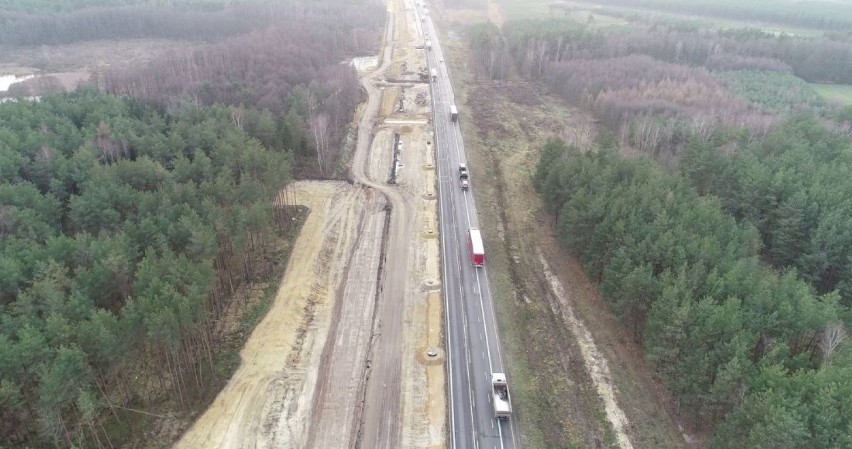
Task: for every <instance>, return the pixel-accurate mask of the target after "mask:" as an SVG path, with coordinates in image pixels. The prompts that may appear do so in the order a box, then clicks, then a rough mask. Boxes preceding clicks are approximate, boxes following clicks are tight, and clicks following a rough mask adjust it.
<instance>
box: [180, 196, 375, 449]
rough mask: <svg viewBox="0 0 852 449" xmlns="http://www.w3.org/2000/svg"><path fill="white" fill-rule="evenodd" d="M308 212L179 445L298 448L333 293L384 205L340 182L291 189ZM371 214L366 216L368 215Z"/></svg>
mask: <svg viewBox="0 0 852 449" xmlns="http://www.w3.org/2000/svg"><path fill="white" fill-rule="evenodd" d="M293 193H295V199H296V202H297V203H298V204H303V205H305V206H307V207H308V208H309V209H310V215H309V216H308V219H307V221H306V222H305V225H304V227H303V228H302V233H301V234H300V235H299V238H298V239H297V240H296V243H295V246H294V247H293V253H292V255H291V257H290V263H289V265H288V267H287V271H286V273H285V276H284V279H283V281H282V282H281V285H280V286H279V289H278V293H277V295H276V298H275V300H274V303H273V304H272V307H271V309H270V311H269V313H268V314H267V315H266V317H265V318H264V319H263V321H261V322H260V324H259V325H258V326H257V327H256V328H255V330H254V332H252V335H251V336H250V337H249V339H248V342H247V343H246V346H245V348H244V349H243V351H242V352H241V353H240V355H241V358H242V364H241V365H240V368H239V369H238V370H237V372H236V373H235V374H234V376H233V377H232V378H231V380H230V381H229V382H228V384H227V385H226V386H225V388H224V389H223V390H222V392H221V393H220V394H219V395H218V396H217V398H216V399H215V401H214V402H213V404H212V405H211V406H210V407H209V408H208V409H207V411H206V412H205V413H204V414H203V415H202V416H201V417H200V418H199V419H198V421H197V422H196V423H195V424H194V425H193V426H192V428H191V429H190V430H189V431H188V432H187V433H186V434H185V435H184V436H183V438H182V439H181V440H180V441H179V442H178V444H177V445H176V447H179V448H249V447H251V448H265V447H270V448H271V447H274V448H301V447H304V446H305V444H306V440H307V428H308V424H309V417H310V414H311V410H310V408H311V401H310V397H311V395H312V394H313V391H314V385H316V379H317V377H318V376H317V368H318V367H319V365H320V363H319V358H320V356H321V352H322V351H321V350H322V348H323V346H324V344H325V340H326V336H327V334H328V328H329V324H330V322H331V315H332V314H331V312H332V310H331V307H332V304H333V303H334V301H333V299H334V295H335V292H336V291H337V290H338V287H339V285H340V283H341V281H342V280H343V278H344V275H345V268H346V262H347V261H348V260H349V257H350V255H351V254H352V251H353V248H354V247H355V245H356V244H358V243H359V242H361V241H363V239H359V238H358V237H359V235H361V232H362V231H363V230H364V229H370V228H371V220H378V221H382V220H381V219H380V218H379V215H381V214H376V213H375V212H376V211H377V210H381V208H382V207H383V203H382V202H381V199H380V198H376V197H375V195H369V194H368V193H367V192H366V191H365V190H364V189H363V188H358V187H352V186H349V185H347V184H345V183H342V182H300V183H296V184H295V185H294V188H293ZM370 211H372V213H370Z"/></svg>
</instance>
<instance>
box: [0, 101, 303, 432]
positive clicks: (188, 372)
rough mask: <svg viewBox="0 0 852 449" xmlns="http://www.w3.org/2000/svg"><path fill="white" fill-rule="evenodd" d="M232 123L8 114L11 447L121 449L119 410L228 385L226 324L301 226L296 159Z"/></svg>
mask: <svg viewBox="0 0 852 449" xmlns="http://www.w3.org/2000/svg"><path fill="white" fill-rule="evenodd" d="M233 112H234V111H233V110H229V109H228V108H225V107H214V108H208V109H197V108H188V107H187V108H185V109H183V110H182V111H181V113H180V115H169V114H166V113H164V112H162V111H161V110H158V109H155V108H152V107H150V106H146V105H144V104H143V103H141V102H139V101H136V100H133V99H129V98H118V97H114V96H110V95H106V94H102V93H99V92H97V91H95V90H93V89H84V90H79V91H77V92H75V93H73V94H70V95H56V96H47V97H44V98H42V99H41V101H39V102H18V103H5V104H2V105H0V122H2V123H4V126H3V127H2V128H0V161H2V162H0V167H2V168H0V445H2V446H9V445H19V444H23V443H27V444H37V445H50V446H57V447H71V446H76V447H112V446H113V445H114V442H113V441H110V439H109V438H110V435H112V436H113V437H114V436H115V435H116V433H114V429H115V428H116V426H117V427H118V428H125V427H123V426H126V425H127V424H126V423H124V422H122V421H119V420H118V414H117V413H116V408H117V407H123V406H134V407H140V406H141V407H145V404H148V403H150V402H153V401H156V400H158V399H160V400H161V399H163V398H165V397H169V396H170V397H173V398H176V400H178V401H179V402H180V403H182V404H183V403H186V402H189V401H192V400H193V399H194V398H196V397H197V396H198V394H199V392H200V391H202V390H203V387H204V386H205V385H207V384H209V383H210V382H213V381H215V380H217V379H215V376H216V375H215V370H214V368H213V366H212V350H213V347H214V345H215V343H216V342H215V341H213V334H212V333H211V330H212V326H213V323H214V322H215V321H216V320H217V319H218V317H219V316H220V314H221V313H222V311H223V310H224V308H225V306H226V304H227V303H228V302H229V301H232V300H241V299H242V298H240V296H239V295H237V294H236V292H237V291H238V290H237V288H238V287H239V286H240V285H241V284H243V283H245V282H246V281H248V280H249V279H252V278H253V277H254V276H256V275H260V274H263V273H265V272H266V270H268V269H269V266H268V264H267V263H264V262H263V261H264V260H266V257H265V254H267V252H268V251H269V248H270V246H269V245H270V243H271V242H272V241H273V239H275V238H276V233H277V232H278V231H279V230H280V229H282V228H284V227H286V226H287V225H288V223H289V221H290V220H289V218H288V217H287V216H285V215H284V214H283V211H282V209H280V208H276V207H274V205H273V204H274V203H275V202H276V201H277V202H280V201H281V197H280V195H281V193H280V192H281V191H282V190H281V189H282V187H284V185H285V184H286V183H287V182H288V181H289V180H290V179H291V176H292V169H291V166H292V157H291V155H290V154H289V153H288V152H286V151H283V150H282V149H280V148H269V147H267V146H266V145H264V144H263V143H262V142H260V141H259V140H257V139H254V138H252V137H250V136H249V135H248V134H246V133H245V132H244V131H243V130H242V129H240V128H239V126H237V125H236V124H235V123H234V119H233ZM258 256H259V257H258ZM259 261H260V262H259ZM140 404H141V405H140ZM108 428H110V429H113V433H111V432H108V431H107V430H106V429H108ZM119 433H123V434H125V435H126V434H127V433H129V430H127V429H126V428H125V430H124V431H122V432H119Z"/></svg>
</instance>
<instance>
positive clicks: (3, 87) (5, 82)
mask: <svg viewBox="0 0 852 449" xmlns="http://www.w3.org/2000/svg"><path fill="white" fill-rule="evenodd" d="M34 77H35V75H24V76H17V75H7V74H2V75H0V92H6V91H7V90H9V87H11V86H12V84H15V83H20V82H21V81H24V80H28V79H30V78H34Z"/></svg>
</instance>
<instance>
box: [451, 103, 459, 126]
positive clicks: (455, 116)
mask: <svg viewBox="0 0 852 449" xmlns="http://www.w3.org/2000/svg"><path fill="white" fill-rule="evenodd" d="M450 120H452V121H454V122H457V121H458V120H459V110H458V109H456V105H454V104H451V105H450Z"/></svg>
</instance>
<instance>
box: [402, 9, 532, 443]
mask: <svg viewBox="0 0 852 449" xmlns="http://www.w3.org/2000/svg"><path fill="white" fill-rule="evenodd" d="M409 1H410V2H411V3H410V4H409V6H410V7H415V5H416V10H417V17H418V26H419V27H420V30H421V35H422V36H424V40H426V39H428V40H429V41H430V42H431V49H427V50H425V51H426V53H427V58H428V63H429V69H430V72H431V69H436V70H437V72H438V79H437V81H432V80H431V77H430V82H431V84H432V107H433V108H432V111H433V124H434V128H435V145H436V149H437V155H438V156H437V159H438V163H437V168H438V180H439V188H438V193H439V201H440V208H439V211H440V212H439V215H440V216H439V220H440V221H439V222H440V228H441V253H442V255H443V257H442V262H443V286H444V298H445V301H446V304H445V310H446V320H447V322H446V338H447V379H448V387H449V388H448V390H449V401H448V404H449V422H448V430H449V435H448V438H449V441H448V447H449V448H451V449H491V448H494V449H497V448H499V449H509V448H517V447H520V445H519V433H518V430H517V423H516V420H515V419H514V416H513V417H511V418H509V419H508V420H498V419H497V418H495V417H494V407H493V405H492V401H491V373H495V372H502V373H505V372H506V371H505V369H504V365H503V355H502V352H501V349H500V340H499V336H498V332H497V324H496V319H495V316H494V304H493V301H492V299H491V286H490V284H489V281H488V247H489V242H488V241H487V239H486V240H485V260H486V262H485V266H484V267H481V268H476V267H474V266H473V264H472V263H471V254H470V249H469V247H468V230H469V229H471V228H480V225H479V220H478V217H477V213H476V203H475V201H474V197H473V191H474V189H475V188H476V180H477V177H485V176H488V173H486V172H485V169H484V168H482V167H476V166H473V167H471V166H470V164H468V170H469V171H470V188H469V190H467V191H464V190H462V189H461V187H460V182H459V171H458V167H459V163H467V157H466V154H465V149H464V142H463V141H462V133H461V126H463V124H464V121H465V120H466V119H467V117H465V116H464V111H459V112H460V114H459V119H458V121H456V122H453V121H452V120H451V119H450V105H451V104H455V100H454V94H453V89H452V84H451V80H450V76H449V71H448V70H447V67H446V65H445V64H444V55H443V52H442V50H441V45H440V42H439V40H438V33H437V31H436V29H435V27H434V24H433V22H432V17H431V13H429V12H426V9H427V8H428V4H426V8H424V7H421V6H419V5H420V0H417V1H416V2H415V0H409ZM473 101H476V100H475V99H474V100H473ZM508 382H509V392H510V394H511V391H512V379H511V378H509V379H508ZM513 407H514V406H513Z"/></svg>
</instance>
